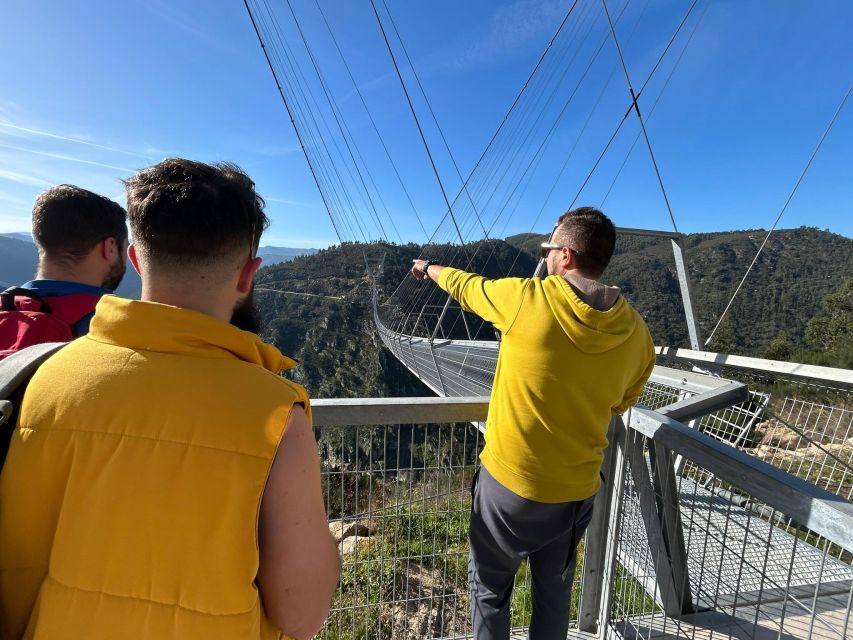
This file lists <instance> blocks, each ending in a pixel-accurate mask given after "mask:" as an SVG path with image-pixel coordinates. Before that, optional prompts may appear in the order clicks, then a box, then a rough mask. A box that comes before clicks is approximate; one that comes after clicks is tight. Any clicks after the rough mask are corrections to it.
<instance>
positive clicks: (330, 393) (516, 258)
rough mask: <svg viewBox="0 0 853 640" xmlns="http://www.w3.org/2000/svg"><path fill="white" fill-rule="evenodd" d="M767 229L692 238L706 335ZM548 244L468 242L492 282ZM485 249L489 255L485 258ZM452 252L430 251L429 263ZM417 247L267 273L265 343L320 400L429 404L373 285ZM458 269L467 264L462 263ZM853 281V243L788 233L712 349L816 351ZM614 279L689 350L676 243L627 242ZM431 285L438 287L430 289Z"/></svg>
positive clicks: (382, 248)
mask: <svg viewBox="0 0 853 640" xmlns="http://www.w3.org/2000/svg"><path fill="white" fill-rule="evenodd" d="M765 234H766V232H765V231H761V230H754V231H739V232H731V233H708V234H693V235H689V236H687V238H686V247H687V260H688V263H689V268H690V273H691V277H692V279H693V285H694V296H693V298H694V307H695V309H696V312H697V314H698V318H699V321H700V324H701V327H702V331H703V332H704V334H705V335H708V333H709V332H710V330H711V328H712V327H713V325H714V324H715V323H716V320H717V318H718V317H719V314H720V313H721V312H722V310H723V308H724V307H725V305H726V303H727V302H728V300H729V298H730V297H731V295H732V293H733V292H734V289H735V287H736V286H737V283H738V282H739V281H740V278H741V277H742V275H743V273H744V272H745V270H746V268H747V266H748V265H749V263H750V262H751V261H752V259H753V257H754V256H755V253H756V251H757V249H758V246H759V245H760V243H761V242H762V240H763V239H764V236H765ZM541 241H542V237H541V236H536V235H533V234H524V235H521V236H513V237H511V238H508V239H507V241H506V242H504V241H488V242H484V243H478V244H474V245H469V247H468V254H467V255H469V256H470V255H472V254H476V257H475V258H474V260H473V264H472V266H471V267H470V268H471V270H474V271H477V272H480V273H484V274H486V275H488V276H491V277H499V276H503V275H507V272H506V270H507V269H508V268H509V267H510V266H511V265H512V272H511V273H510V274H509V275H515V276H527V275H529V274H531V273H533V269H534V267H535V257H534V253H535V247H536V246H537V245H538V243H539V242H541ZM478 247H479V251H478V250H477V249H478ZM444 249H446V247H430V250H429V254H430V255H429V256H426V254H424V255H425V257H436V256H441V255H443V254H444ZM420 251H421V248H420V247H419V246H417V245H411V244H410V245H389V244H371V245H363V244H355V243H344V244H342V245H339V246H334V247H331V248H328V249H323V250H320V251H319V252H318V253H317V254H315V255H311V256H302V257H298V258H296V259H294V260H293V261H291V262H287V263H283V264H277V265H273V266H271V267H267V268H264V269H262V270H261V271H260V272H259V274H258V279H257V285H256V298H257V300H258V306H259V308H260V310H261V313H262V316H263V318H264V320H265V322H266V324H267V329H266V337H267V338H268V339H269V340H271V341H272V342H274V343H275V344H276V345H277V346H279V347H280V348H281V349H282V350H283V351H284V352H285V353H287V354H288V355H291V356H293V357H295V358H297V359H298V360H299V361H300V365H299V366H298V367H297V368H296V370H295V371H294V373H293V377H294V378H295V379H296V380H298V381H299V382H302V383H303V384H305V385H306V386H307V387H308V390H309V392H310V393H311V395H312V396H313V397H336V396H338V397H342V396H349V397H354V396H380V395H384V396H402V395H428V394H429V391H428V390H427V389H426V387H424V386H423V385H421V383H420V382H419V381H418V380H417V379H416V378H414V376H412V375H411V374H410V373H409V372H408V371H406V370H405V369H404V368H403V367H402V365H400V364H399V363H398V362H397V361H396V359H395V358H394V357H393V356H391V355H390V354H389V353H388V352H387V351H386V350H385V349H384V348H383V347H382V343H381V341H380V340H379V337H378V335H377V334H376V331H375V328H374V325H373V316H372V299H371V279H370V277H369V276H368V271H367V266H366V265H368V266H370V268H371V270H372V271H376V267H377V265H378V264H379V263H380V262H381V263H382V269H381V271H380V272H378V276H377V280H376V281H377V286H378V289H379V297H380V300H382V299H384V298H385V297H387V296H388V295H390V294H391V292H393V291H394V289H395V288H396V287H397V286H398V285H399V283H400V282H401V280H402V279H403V278H404V277H406V274H407V272H408V269H409V267H410V266H411V263H412V259H413V258H416V257H418V256H419V255H420ZM456 263H457V264H456V266H463V267H464V266H466V265H467V262H466V260H465V259H464V258H463V256H462V254H461V253H459V256H458V258H457V260H456ZM845 277H848V278H849V277H853V240H850V239H848V238H844V237H843V236H839V235H836V234H833V233H829V232H826V231H820V230H817V229H812V228H800V229H793V230H784V231H777V232H775V233H774V234H773V236H772V237H771V240H770V242H769V243H768V244H767V245H766V247H765V248H764V251H763V252H762V254H761V256H760V257H759V259H758V261H757V262H756V265H755V267H754V268H753V271H752V273H751V274H750V276H749V278H748V279H747V281H746V284H745V285H744V288H743V290H742V291H741V293H740V294H739V295H738V298H737V299H736V301H735V303H734V305H733V306H732V309H731V311H730V312H729V315H728V318H727V320H726V321H725V322H724V323H723V325H722V327H721V329H720V330H719V331H718V333H717V339H716V340H715V341H714V343H712V344H711V345H710V348H714V347H716V348H717V349H719V350H721V351H726V352H733V353H743V354H751V355H763V354H764V353H765V351H766V349H767V348H768V346H769V345H770V343H771V342H772V341H773V340H774V338H776V337H777V336H779V334H780V333H782V332H784V333H785V334H787V336H788V339H789V340H790V342H791V344H792V345H793V347H797V346H804V345H805V344H806V339H805V328H806V324H807V323H808V321H809V320H810V319H811V318H813V317H814V316H815V315H817V314H818V313H819V312H820V311H821V309H822V306H821V301H822V299H823V297H824V296H825V295H826V294H829V293H831V292H833V291H836V290H838V289H840V287H841V285H842V283H843V281H844V278H845ZM604 280H605V281H607V282H609V283H612V284H617V285H619V286H621V287H622V289H623V291H624V293H625V295H626V297H627V298H628V299H629V300H630V301H631V302H632V303H633V304H634V305H635V306H636V307H637V308H638V309H639V310H640V312H641V313H642V314H643V315H644V317H645V318H646V320H647V322H648V323H649V326H650V327H651V329H652V334H653V336H654V339H655V343H656V344H664V345H671V346H688V343H687V330H686V326H685V322H684V316H683V311H682V307H681V299H680V293H679V290H678V281H677V278H676V275H675V266H674V263H673V259H672V251H671V247H670V243H669V240H658V239H654V238H645V237H621V238H620V239H619V241H618V243H617V250H616V254H615V256H614V259H613V261H612V263H611V265H610V267H609V268H608V270H607V272H606V274H605V275H604ZM421 286H426V287H434V286H435V285H434V284H431V283H425V284H423V285H421Z"/></svg>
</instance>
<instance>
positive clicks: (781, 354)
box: [764, 331, 794, 360]
mask: <svg viewBox="0 0 853 640" xmlns="http://www.w3.org/2000/svg"><path fill="white" fill-rule="evenodd" d="M793 352H794V345H793V343H792V342H791V339H790V338H789V337H788V334H787V333H785V332H784V331H781V332H780V333H779V334H778V335H777V336H776V337H775V338H773V340H771V341H770V344H769V345H767V348H766V349H765V350H764V357H765V358H767V359H769V360H788V359H789V358H790V357H791V354H792V353H793Z"/></svg>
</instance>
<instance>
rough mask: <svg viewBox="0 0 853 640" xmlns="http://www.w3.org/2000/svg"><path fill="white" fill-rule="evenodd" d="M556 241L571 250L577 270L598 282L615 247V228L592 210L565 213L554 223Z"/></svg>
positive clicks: (589, 208) (580, 208) (604, 217)
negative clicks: (555, 226) (555, 225)
mask: <svg viewBox="0 0 853 640" xmlns="http://www.w3.org/2000/svg"><path fill="white" fill-rule="evenodd" d="M557 224H558V225H559V227H558V229H557V233H556V234H555V241H557V242H560V243H562V244H565V245H566V246H567V247H569V248H570V249H573V250H574V254H575V261H576V262H577V266H578V269H579V270H580V271H581V273H583V274H584V275H587V276H589V277H591V278H599V277H601V274H602V273H604V270H605V269H606V268H607V265H608V264H609V263H610V258H611V257H613V249H614V247H615V246H616V227H614V226H613V222H612V221H611V220H610V218H608V217H607V216H606V215H604V214H603V213H602V212H601V211H599V210H598V209H596V208H595V207H579V208H577V209H573V210H572V211H567V212H566V213H564V214H563V215H561V216H560V219H559V220H558V221H557Z"/></svg>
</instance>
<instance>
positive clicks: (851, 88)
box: [705, 84, 853, 347]
mask: <svg viewBox="0 0 853 640" xmlns="http://www.w3.org/2000/svg"><path fill="white" fill-rule="evenodd" d="M851 92H853V84H851V85H850V86H849V87H847V93H845V94H844V97H843V98H842V99H841V103H840V104H839V105H838V108H837V109H836V110H835V113H834V114H833V115H832V118H831V119H830V121H829V124H828V125H826V128H825V129H824V131H823V134H822V135H821V136H820V139H819V140H818V142H817V145H815V148H814V151H812V153H811V155H810V156H809V159H808V162H806V166H805V167H803V170H802V171H801V172H800V176H799V177H798V178H797V181H796V183H794V188H793V189H791V193H789V194H788V198H787V199H786V200H785V204H784V205H782V210H781V211H780V212H779V215H778V216H776V220H775V221H774V222H773V226H772V227H770V231H768V232H767V235H766V236H764V240H763V241H762V243H761V246H759V247H758V251H756V253H755V257H754V258H753V259H752V262H750V263H749V267H747V269H746V272H745V273H744V274H743V277H742V278H741V279H740V282H739V283H738V285H737V288H736V289H735V292H734V293H733V294H732V297H731V299H730V300H729V302H728V304H726V307H725V309H723V312H722V313H721V314H720V317H719V318H718V319H717V323H716V324H715V325H714V328H713V329H712V330H711V333H710V334H709V335H708V339H707V340H705V346H706V347H707V346H708V345H709V344H710V343H711V339H712V338H713V337H714V334H715V333H717V329H719V328H720V325H721V324H722V322H723V318H725V317H726V314H727V313H728V312H729V309H731V308H732V304H733V303H734V301H735V298H736V297H737V295H738V293H739V292H740V290H741V288H742V287H743V283H744V282H746V279H747V277H748V276H749V274H750V272H751V271H752V268H753V267H754V266H755V263H756V262H758V257H759V256H760V255H761V252H762V251H764V247H765V245H767V241H768V240H770V235H771V234H772V233H773V231H775V230H776V227H777V226H778V225H779V222H780V221H781V220H782V216H783V215H785V211H786V210H787V209H788V205H789V204H791V200H793V199H794V195H795V194H796V193H797V189H799V188H800V185H801V184H802V182H803V178H805V177H806V174H807V173H808V171H809V168H811V166H812V162H814V159H815V157H816V156H817V154H818V151H820V148H821V146H823V142H824V140H826V137H827V136H828V135H829V132H830V131H831V130H832V127H833V125H835V121H836V120H838V116H839V115H841V112H842V111H843V110H844V106H845V105H846V104H847V99H848V98H849V97H850V93H851Z"/></svg>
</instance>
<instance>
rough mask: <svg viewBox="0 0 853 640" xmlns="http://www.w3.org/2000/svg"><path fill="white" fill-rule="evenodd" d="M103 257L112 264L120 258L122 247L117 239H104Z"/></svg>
mask: <svg viewBox="0 0 853 640" xmlns="http://www.w3.org/2000/svg"><path fill="white" fill-rule="evenodd" d="M100 249H101V257H102V258H103V259H104V260H106V261H107V262H109V263H110V264H112V263H113V262H115V261H116V259H117V258H118V255H119V253H121V250H122V247H121V246H120V245H119V243H118V241H117V240H116V239H115V238H112V237H110V238H104V239H103V240H102V241H101V246H100Z"/></svg>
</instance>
